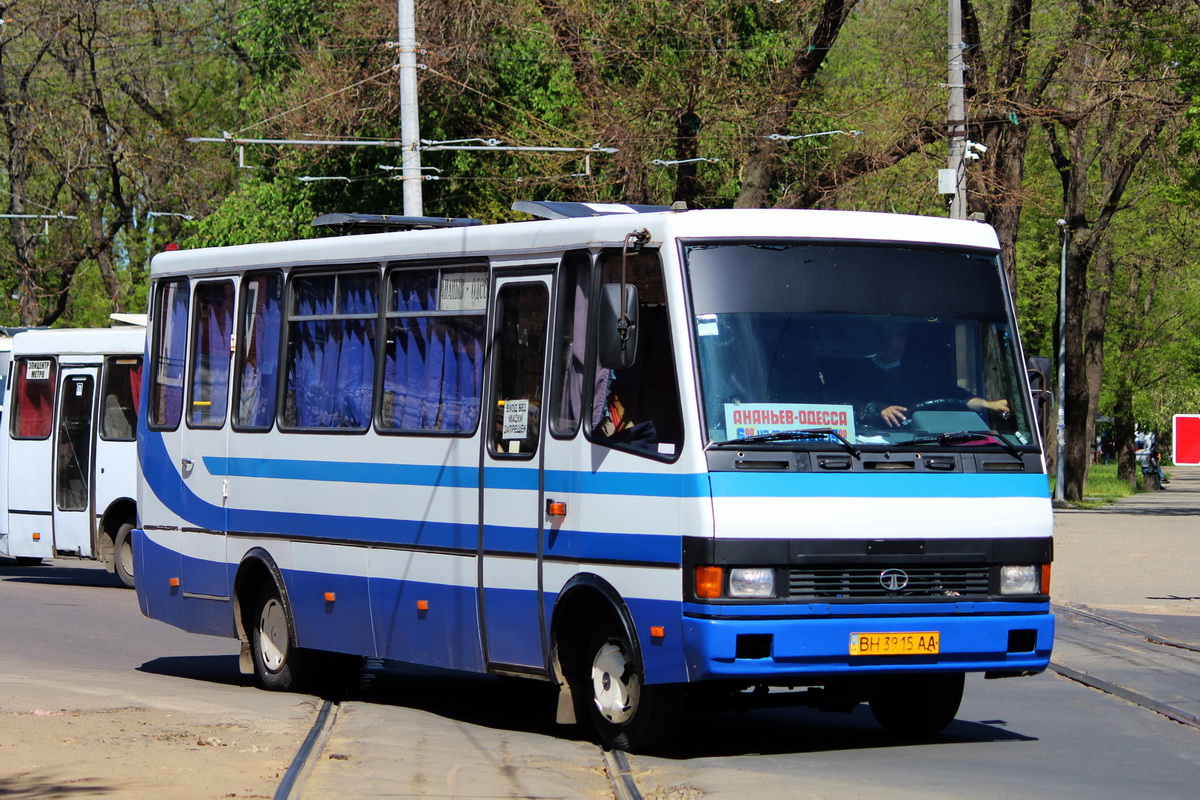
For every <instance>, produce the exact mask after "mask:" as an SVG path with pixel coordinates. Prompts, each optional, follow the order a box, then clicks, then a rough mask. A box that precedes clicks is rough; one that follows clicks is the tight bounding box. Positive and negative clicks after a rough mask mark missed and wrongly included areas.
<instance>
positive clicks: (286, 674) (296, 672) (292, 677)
mask: <svg viewBox="0 0 1200 800" xmlns="http://www.w3.org/2000/svg"><path fill="white" fill-rule="evenodd" d="M252 619H253V626H252V627H251V630H250V649H251V651H252V653H253V656H254V673H255V675H256V676H257V678H258V682H259V683H260V684H261V685H262V687H263V688H264V689H270V690H272V691H280V692H286V691H289V690H291V689H294V688H296V687H297V686H298V683H299V680H298V679H299V678H300V677H301V676H302V670H301V669H300V664H299V661H300V649H299V648H298V647H296V642H295V639H294V637H293V635H292V621H291V620H290V619H289V618H288V610H287V607H286V606H284V604H283V598H282V597H281V595H280V593H279V589H278V588H277V587H276V586H275V584H274V583H269V584H267V585H266V586H264V587H263V588H262V589H260V590H259V593H258V597H257V600H256V602H255V604H254V615H253V617H252Z"/></svg>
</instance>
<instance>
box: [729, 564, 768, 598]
mask: <svg viewBox="0 0 1200 800" xmlns="http://www.w3.org/2000/svg"><path fill="white" fill-rule="evenodd" d="M729 596H730V597H774V596H775V570H773V569H771V568H770V567H742V568H738V569H731V570H729Z"/></svg>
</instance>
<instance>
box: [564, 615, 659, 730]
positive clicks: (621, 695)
mask: <svg viewBox="0 0 1200 800" xmlns="http://www.w3.org/2000/svg"><path fill="white" fill-rule="evenodd" d="M587 652H588V659H587V663H586V664H585V665H584V667H585V672H584V674H583V675H582V676H581V680H580V681H579V684H580V685H579V688H578V691H575V690H572V693H573V694H575V696H576V697H577V698H578V699H579V700H580V702H581V703H586V705H587V710H586V714H587V716H586V717H585V716H579V718H580V720H581V721H582V720H583V719H587V718H590V719H591V723H592V729H593V730H594V731H595V733H596V735H597V737H598V738H599V740H600V743H601V744H602V745H604V746H605V747H607V748H609V749H616V750H626V751H629V752H631V753H638V752H646V751H647V750H651V749H654V748H655V747H656V746H658V745H661V744H662V743H663V742H664V741H665V740H666V739H667V738H668V737H669V735H670V734H671V733H672V732H673V730H674V726H675V723H676V722H677V720H678V717H679V712H680V693H679V690H678V687H675V686H668V685H650V686H648V685H646V683H645V679H644V673H643V671H642V666H641V664H640V663H639V660H638V658H637V655H636V652H635V651H634V649H633V646H632V645H631V644H630V642H629V639H628V638H627V637H626V635H625V634H624V633H612V632H607V633H605V632H601V633H598V634H597V635H595V636H593V637H592V642H591V645H590V646H589V647H588V651H587Z"/></svg>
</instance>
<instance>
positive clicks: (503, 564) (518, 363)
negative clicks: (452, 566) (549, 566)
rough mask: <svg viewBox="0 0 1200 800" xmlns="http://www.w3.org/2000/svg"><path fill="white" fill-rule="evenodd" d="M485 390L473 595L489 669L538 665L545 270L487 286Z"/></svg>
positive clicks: (542, 663) (541, 650) (541, 660)
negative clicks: (490, 311) (491, 313)
mask: <svg viewBox="0 0 1200 800" xmlns="http://www.w3.org/2000/svg"><path fill="white" fill-rule="evenodd" d="M493 308H494V309H495V317H494V329H493V332H492V339H491V348H490V349H491V361H490V376H491V377H490V389H489V394H488V401H487V403H485V405H484V413H483V424H484V426H485V428H484V435H483V462H482V464H483V466H482V470H483V474H482V476H481V485H482V486H483V493H482V498H481V502H480V505H481V508H480V513H481V524H480V536H479V598H480V617H481V619H482V620H483V639H484V652H485V654H486V658H487V662H488V665H489V667H490V668H491V669H493V670H495V671H500V672H515V673H521V672H527V673H542V672H544V670H545V669H546V667H547V660H548V654H547V644H546V636H545V633H544V631H545V627H546V620H545V615H544V611H543V605H542V570H541V566H542V564H541V561H542V550H543V533H544V527H543V520H544V509H543V508H542V502H543V491H542V459H543V458H544V454H543V450H544V448H543V447H541V446H540V445H541V440H542V439H543V432H544V430H545V424H544V422H543V420H542V413H541V410H542V387H543V385H544V378H543V374H544V371H545V370H544V367H545V362H546V338H547V337H546V330H547V327H548V323H549V316H550V313H549V310H550V276H549V274H546V275H544V276H542V275H539V276H522V277H519V278H517V277H514V278H508V279H502V280H500V281H498V282H497V284H496V295H495V301H494V303H493Z"/></svg>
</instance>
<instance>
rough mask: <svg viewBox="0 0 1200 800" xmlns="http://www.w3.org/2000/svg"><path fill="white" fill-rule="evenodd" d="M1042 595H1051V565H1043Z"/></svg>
mask: <svg viewBox="0 0 1200 800" xmlns="http://www.w3.org/2000/svg"><path fill="white" fill-rule="evenodd" d="M1042 594H1050V565H1049V564H1042Z"/></svg>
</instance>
